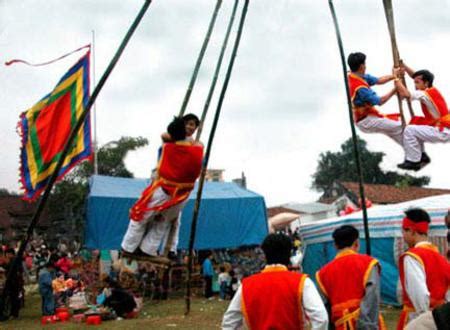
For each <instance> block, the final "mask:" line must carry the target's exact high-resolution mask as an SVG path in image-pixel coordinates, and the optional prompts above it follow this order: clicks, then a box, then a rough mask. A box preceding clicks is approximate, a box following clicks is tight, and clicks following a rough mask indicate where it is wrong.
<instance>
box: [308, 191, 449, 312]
mask: <svg viewBox="0 0 450 330" xmlns="http://www.w3.org/2000/svg"><path fill="white" fill-rule="evenodd" d="M449 205H450V195H442V196H434V197H428V198H422V199H418V200H414V201H409V202H406V203H400V204H393V205H380V206H373V207H371V208H369V209H368V210H367V211H368V218H369V229H370V238H371V240H370V242H371V249H372V256H373V257H375V258H377V259H378V260H379V261H380V264H381V269H382V270H381V297H382V300H383V302H384V303H387V304H393V305H398V304H399V303H400V301H399V300H398V292H399V287H398V267H397V260H398V257H399V255H400V254H401V253H402V252H403V251H405V250H406V248H407V247H406V245H405V243H404V242H403V238H402V233H401V223H402V219H403V217H404V213H403V211H404V210H406V209H408V208H410V207H420V208H423V209H425V210H426V211H428V213H429V214H430V216H431V218H432V222H431V226H430V233H429V234H430V237H431V241H432V242H433V243H434V244H436V245H437V246H438V247H439V248H440V250H441V253H444V249H445V246H446V234H447V231H446V227H445V223H444V217H445V215H446V214H447V210H448V206H449ZM300 220H301V218H300ZM342 225H352V226H355V227H356V228H357V229H358V230H359V232H360V237H361V238H362V239H361V252H362V253H365V249H366V246H365V240H364V229H363V221H362V213H361V211H359V212H356V213H353V214H349V215H347V216H342V217H338V218H333V219H329V220H328V219H327V220H324V221H319V222H316V223H313V224H305V225H301V226H300V236H301V237H302V240H303V243H304V246H305V251H304V258H303V263H302V265H303V270H304V272H305V273H307V274H309V275H310V276H311V277H313V278H314V275H315V273H316V272H317V271H318V270H319V269H320V268H321V267H322V266H324V265H325V264H326V263H328V262H329V261H331V260H332V259H333V258H334V257H335V255H336V249H335V248H334V244H333V241H332V237H331V234H332V233H333V231H334V230H335V229H336V228H338V227H340V226H342Z"/></svg>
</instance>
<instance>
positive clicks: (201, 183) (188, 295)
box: [185, 0, 249, 315]
mask: <svg viewBox="0 0 450 330" xmlns="http://www.w3.org/2000/svg"><path fill="white" fill-rule="evenodd" d="M248 5H249V0H245V3H244V6H243V7H242V14H241V18H240V22H239V27H238V31H237V35H236V39H235V41H234V47H233V52H232V54H231V58H230V62H229V64H228V69H227V73H226V75H225V79H224V82H223V85H222V90H221V93H220V96H219V100H218V103H217V108H216V112H215V115H214V119H213V124H212V128H211V131H210V134H209V139H208V145H207V147H206V152H205V158H204V161H203V166H202V171H201V175H200V180H199V185H198V190H197V198H196V201H195V206H194V212H193V216H192V223H191V231H190V237H189V255H188V273H187V281H186V312H185V315H188V314H189V312H190V307H191V275H192V261H193V260H192V256H193V252H194V241H195V234H196V229H197V221H198V215H199V211H200V205H201V199H202V192H203V186H204V183H205V175H206V169H207V168H208V162H209V157H210V155H211V149H212V144H213V141H214V136H215V133H216V129H217V124H218V122H219V118H220V112H221V109H222V105H223V101H224V98H225V94H226V91H227V88H228V83H229V81H230V78H231V73H232V71H233V66H234V62H235V59H236V54H237V50H238V48H239V43H240V40H241V35H242V31H243V28H244V23H245V18H246V15H247V9H248Z"/></svg>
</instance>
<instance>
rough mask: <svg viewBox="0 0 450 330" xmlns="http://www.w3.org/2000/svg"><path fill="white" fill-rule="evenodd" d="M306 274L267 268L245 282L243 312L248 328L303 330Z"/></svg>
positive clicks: (277, 267) (279, 267)
mask: <svg viewBox="0 0 450 330" xmlns="http://www.w3.org/2000/svg"><path fill="white" fill-rule="evenodd" d="M306 277H307V276H306V275H304V274H300V273H294V272H290V271H288V270H287V268H286V267H284V266H272V267H267V268H265V269H264V270H263V271H262V272H261V273H259V274H256V275H252V276H250V277H247V278H245V279H244V280H243V281H242V311H243V314H244V317H245V321H246V324H247V326H248V328H249V329H255V330H266V329H271V330H276V329H280V330H295V329H303V322H304V320H303V307H302V304H301V302H302V297H303V287H304V283H305V279H306Z"/></svg>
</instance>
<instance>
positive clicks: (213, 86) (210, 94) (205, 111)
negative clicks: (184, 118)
mask: <svg viewBox="0 0 450 330" xmlns="http://www.w3.org/2000/svg"><path fill="white" fill-rule="evenodd" d="M238 4H239V0H234V6H233V10H232V12H231V17H230V21H229V23H228V28H227V32H226V33H225V39H224V40H223V44H222V49H221V51H220V55H219V59H218V60H217V64H216V70H215V72H214V76H213V80H212V83H211V86H210V88H209V92H208V96H207V98H206V101H205V105H204V107H203V112H202V117H201V119H200V126H199V127H198V130H197V136H196V137H195V140H196V141H199V140H200V136H201V135H202V131H203V125H204V122H205V119H206V115H207V114H208V109H209V105H210V103H211V99H212V97H213V95H214V90H215V89H216V84H217V79H218V77H219V73H220V68H221V67H222V60H223V56H224V54H225V51H226V49H227V44H228V39H229V37H230V33H231V28H232V27H233V23H234V18H235V17H236V10H237V7H238Z"/></svg>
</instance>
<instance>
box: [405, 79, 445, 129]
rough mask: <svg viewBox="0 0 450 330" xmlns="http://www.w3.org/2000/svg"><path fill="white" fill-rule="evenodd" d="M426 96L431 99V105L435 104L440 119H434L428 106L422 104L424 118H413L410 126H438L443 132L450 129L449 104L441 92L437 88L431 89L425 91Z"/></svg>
mask: <svg viewBox="0 0 450 330" xmlns="http://www.w3.org/2000/svg"><path fill="white" fill-rule="evenodd" d="M424 92H425V94H426V95H427V96H428V98H429V99H430V101H431V103H433V105H434V107H435V108H436V109H437V110H438V111H439V115H440V117H439V119H436V118H434V117H433V115H432V114H431V112H430V111H429V110H428V108H427V106H426V105H425V104H424V103H422V102H421V103H420V106H421V107H422V112H423V114H424V116H423V117H422V116H414V117H412V118H411V121H410V123H409V124H410V125H427V126H437V127H439V128H440V129H441V130H442V129H443V128H444V127H446V128H450V115H449V112H448V107H447V103H446V102H445V99H444V97H443V96H442V94H441V93H440V92H439V90H438V89H437V88H435V87H430V88H427V89H426V90H424Z"/></svg>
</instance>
